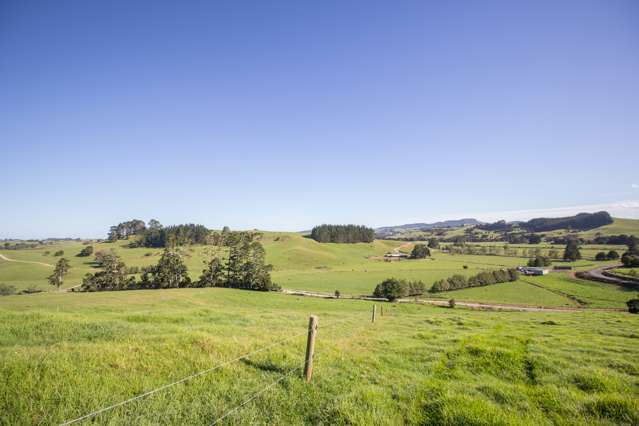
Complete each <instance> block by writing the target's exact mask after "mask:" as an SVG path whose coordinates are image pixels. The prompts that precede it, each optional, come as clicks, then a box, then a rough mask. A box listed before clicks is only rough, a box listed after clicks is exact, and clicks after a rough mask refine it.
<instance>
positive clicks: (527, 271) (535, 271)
mask: <svg viewBox="0 0 639 426" xmlns="http://www.w3.org/2000/svg"><path fill="white" fill-rule="evenodd" d="M517 270H518V271H519V272H521V273H522V274H524V275H546V274H547V273H548V269H545V268H537V267H533V266H520V267H519V268H517Z"/></svg>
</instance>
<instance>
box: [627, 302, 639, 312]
mask: <svg viewBox="0 0 639 426" xmlns="http://www.w3.org/2000/svg"><path fill="white" fill-rule="evenodd" d="M626 305H627V306H628V312H630V313H631V314H639V299H630V300H628V301H627V302H626Z"/></svg>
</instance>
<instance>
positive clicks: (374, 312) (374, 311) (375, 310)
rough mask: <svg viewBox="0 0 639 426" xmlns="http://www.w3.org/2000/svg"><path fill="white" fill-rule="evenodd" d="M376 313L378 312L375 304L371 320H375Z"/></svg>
mask: <svg viewBox="0 0 639 426" xmlns="http://www.w3.org/2000/svg"><path fill="white" fill-rule="evenodd" d="M376 313H377V305H373V317H372V318H371V322H375V314H376Z"/></svg>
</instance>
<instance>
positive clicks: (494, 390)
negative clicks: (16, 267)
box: [0, 288, 639, 425]
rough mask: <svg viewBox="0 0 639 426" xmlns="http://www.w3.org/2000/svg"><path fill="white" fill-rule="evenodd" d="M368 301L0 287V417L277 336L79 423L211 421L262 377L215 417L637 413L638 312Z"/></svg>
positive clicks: (384, 419) (520, 420) (109, 397)
mask: <svg viewBox="0 0 639 426" xmlns="http://www.w3.org/2000/svg"><path fill="white" fill-rule="evenodd" d="M384 308H385V310H384V312H385V315H384V316H383V317H378V321H377V322H376V323H375V324H371V323H370V310H371V303H370V302H364V301H356V300H324V299H314V298H304V297H293V296H286V295H281V294H265V293H255V292H248V291H240V290H229V289H215V288H214V289H210V288H209V289H176V290H162V291H128V292H109V293H82V294H75V293H57V294H56V293H48V294H36V295H29V296H7V297H3V298H0V388H1V389H3V392H0V423H1V424H6V425H31V424H59V423H61V422H63V421H65V420H70V419H73V418H77V417H79V416H81V415H84V414H87V413H90V412H92V411H95V410H98V409H100V408H102V407H105V406H108V405H111V404H114V403H117V402H119V401H122V400H124V399H127V398H130V397H132V396H134V395H137V394H140V393H142V392H145V391H147V390H150V389H153V388H156V387H159V386H161V385H164V384H166V383H170V382H172V381H175V380H178V379H180V378H182V377H185V376H187V375H190V374H193V373H195V372H198V371H201V370H204V369H207V368H211V367H213V366H215V365H217V364H219V363H221V362H224V361H226V360H229V359H233V358H236V357H237V356H239V355H242V354H245V353H247V352H250V351H253V350H256V349H258V348H260V347H263V346H265V345H270V344H273V343H276V342H278V341H279V340H280V339H286V338H288V339H289V340H288V341H285V342H283V343H282V344H277V345H276V346H274V347H273V348H271V349H269V350H266V351H263V352H260V353H258V354H256V355H254V356H252V357H250V358H249V359H246V360H243V361H237V362H234V363H231V364H229V365H226V366H224V367H222V368H220V369H218V370H215V371H213V372H211V373H209V374H206V375H203V376H201V377H198V378H195V379H193V380H191V381H189V382H187V383H183V384H179V385H176V386H173V387H170V388H167V389H164V390H162V391H160V392H158V393H156V394H154V395H151V396H149V397H146V398H143V399H141V400H138V401H135V402H133V403H130V404H127V405H125V406H122V407H118V408H115V409H113V410H110V411H108V412H105V413H103V414H100V415H98V416H97V417H95V418H92V419H91V420H90V421H86V422H85V423H92V422H95V423H97V424H110V425H119V424H132V423H134V424H142V425H146V424H148V425H150V424H154V425H155V424H211V423H212V422H213V421H214V420H215V419H216V418H218V417H220V416H222V415H223V414H224V413H226V412H228V411H229V410H231V409H233V408H234V407H237V406H238V405H239V404H241V403H242V402H243V401H246V400H247V399H248V398H250V397H251V396H252V395H254V394H255V393H256V392H259V391H262V390H263V389H264V388H265V387H266V386H269V385H270V386H271V387H270V388H268V389H267V391H265V392H264V393H263V394H262V395H260V396H259V397H257V398H256V399H254V400H253V401H252V402H250V403H248V404H246V405H245V406H244V407H242V408H240V409H239V410H238V411H236V412H234V413H233V414H231V415H230V416H229V417H227V418H226V419H225V420H224V421H223V422H222V424H239V425H244V424H246V425H248V424H331V425H332V424H337V425H346V424H354V425H369V424H389V425H390V424H451V425H452V424H468V425H470V424H473V425H477V424H504V425H508V424H512V425H546V424H548V425H549V424H566V425H581V424H595V425H610V424H637V423H638V422H639V369H638V368H637V363H636V359H637V357H638V356H639V345H638V344H637V342H638V341H639V340H638V339H639V335H638V334H637V331H636V330H637V326H639V316H633V315H630V314H627V313H609V312H606V313H596V312H579V313H573V312H571V313H517V312H511V313H507V312H482V311H470V310H463V309H459V308H457V309H448V308H436V307H429V306H423V305H412V304H389V303H385V304H384ZM309 314H317V315H319V318H320V327H319V331H318V341H317V347H316V351H317V352H316V353H317V358H316V363H315V374H314V379H313V381H312V383H310V384H306V383H305V382H304V381H303V380H302V378H301V377H300V371H299V368H301V366H302V363H303V354H304V342H305V336H304V335H305V329H306V325H307V321H308V315H309ZM339 321H342V322H339ZM296 369H298V370H296ZM287 374H288V376H285V375H287ZM283 376H284V377H285V378H283V379H282V377H283ZM277 380H280V381H279V382H277V383H276V384H274V385H272V383H274V382H275V381H277ZM80 424H82V423H80ZM92 424H93V423H92Z"/></svg>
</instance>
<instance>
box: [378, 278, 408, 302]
mask: <svg viewBox="0 0 639 426" xmlns="http://www.w3.org/2000/svg"><path fill="white" fill-rule="evenodd" d="M373 296H375V297H383V298H385V299H388V300H389V301H391V302H393V301H395V300H397V299H400V298H402V297H406V296H408V283H407V282H406V281H405V280H399V279H397V278H388V279H385V280H384V281H382V282H381V283H379V284H378V285H377V287H375V290H374V291H373Z"/></svg>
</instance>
